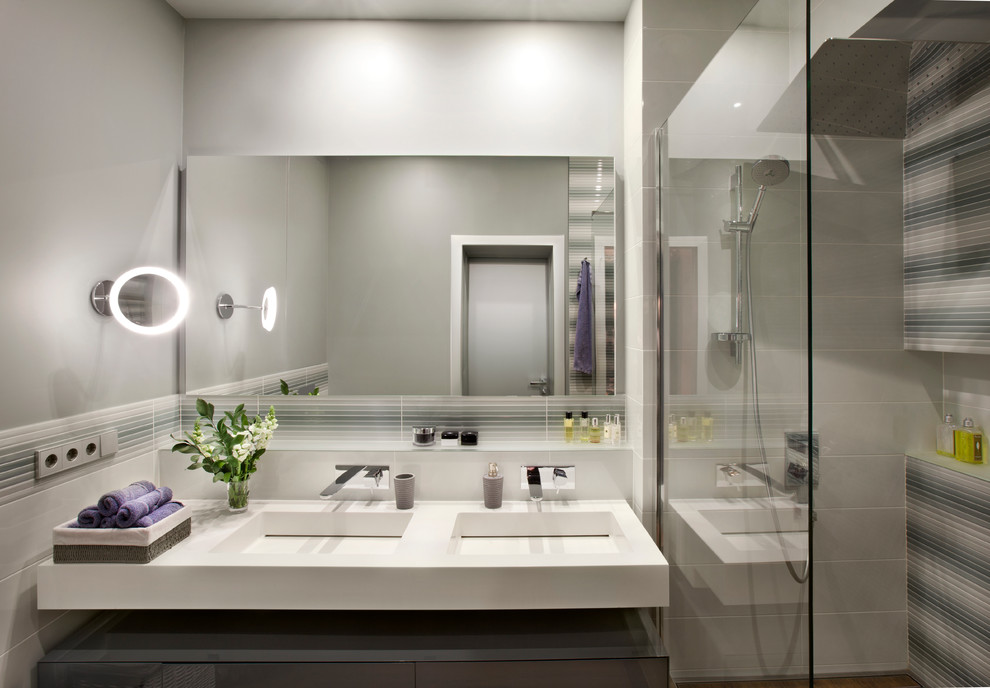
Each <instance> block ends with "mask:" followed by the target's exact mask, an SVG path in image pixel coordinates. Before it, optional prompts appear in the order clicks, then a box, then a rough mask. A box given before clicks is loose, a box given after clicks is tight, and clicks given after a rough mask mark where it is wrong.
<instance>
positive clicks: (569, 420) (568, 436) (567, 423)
mask: <svg viewBox="0 0 990 688" xmlns="http://www.w3.org/2000/svg"><path fill="white" fill-rule="evenodd" d="M564 441H565V442H573V441H574V414H573V413H571V412H570V411H568V412H567V413H565V414H564Z"/></svg>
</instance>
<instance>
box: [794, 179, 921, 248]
mask: <svg viewBox="0 0 990 688" xmlns="http://www.w3.org/2000/svg"><path fill="white" fill-rule="evenodd" d="M903 205H904V204H903V194H901V193H900V192H871V191H863V192H858V193H854V194H850V193H843V192H829V191H812V194H811V239H812V242H814V243H816V244H898V245H900V244H902V243H903V242H904V208H903Z"/></svg>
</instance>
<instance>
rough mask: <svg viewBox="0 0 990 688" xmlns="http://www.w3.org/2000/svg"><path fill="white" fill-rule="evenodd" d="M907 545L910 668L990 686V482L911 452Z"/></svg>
mask: <svg viewBox="0 0 990 688" xmlns="http://www.w3.org/2000/svg"><path fill="white" fill-rule="evenodd" d="M907 543H908V555H907V556H908V619H909V621H908V652H909V656H910V662H911V673H912V674H913V675H914V676H915V678H917V679H918V680H919V682H921V683H922V684H923V685H925V686H929V687H931V688H935V687H936V686H987V685H990V656H988V655H987V652H986V648H987V647H988V646H990V482H987V481H983V480H978V479H974V478H972V477H969V476H966V475H963V474H961V473H956V472H955V471H951V470H948V469H946V468H942V467H940V466H934V465H932V464H929V463H925V462H924V461H921V460H919V459H915V458H911V457H909V458H908V462H907Z"/></svg>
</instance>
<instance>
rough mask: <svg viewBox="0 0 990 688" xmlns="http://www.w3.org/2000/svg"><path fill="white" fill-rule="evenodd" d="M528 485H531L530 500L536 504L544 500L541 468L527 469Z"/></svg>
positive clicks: (532, 467)
mask: <svg viewBox="0 0 990 688" xmlns="http://www.w3.org/2000/svg"><path fill="white" fill-rule="evenodd" d="M526 483H527V484H528V485H529V498H530V499H532V500H533V501H534V502H539V501H542V500H543V480H542V479H541V478H540V467H539V466H527V467H526Z"/></svg>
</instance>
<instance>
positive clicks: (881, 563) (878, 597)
mask: <svg viewBox="0 0 990 688" xmlns="http://www.w3.org/2000/svg"><path fill="white" fill-rule="evenodd" d="M906 610H907V568H906V564H905V561H904V559H880V560H876V561H827V562H825V561H823V562H818V561H816V562H815V611H816V612H818V613H836V612H847V613H853V614H859V613H863V612H892V611H897V612H904V611H906Z"/></svg>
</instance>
